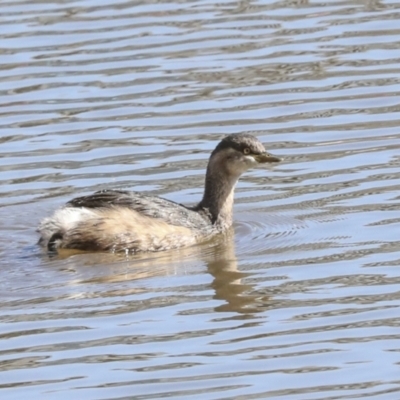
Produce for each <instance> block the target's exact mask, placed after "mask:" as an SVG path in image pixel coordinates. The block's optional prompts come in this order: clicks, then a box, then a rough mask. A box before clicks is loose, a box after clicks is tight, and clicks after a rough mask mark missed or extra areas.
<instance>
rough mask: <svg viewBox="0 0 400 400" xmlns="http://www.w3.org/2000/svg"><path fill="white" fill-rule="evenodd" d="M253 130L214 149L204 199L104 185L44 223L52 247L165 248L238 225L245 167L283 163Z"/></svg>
mask: <svg viewBox="0 0 400 400" xmlns="http://www.w3.org/2000/svg"><path fill="white" fill-rule="evenodd" d="M279 161H281V159H280V158H278V157H275V156H273V155H271V154H269V153H267V152H266V150H265V148H264V146H263V145H262V143H261V142H260V141H259V140H258V139H257V138H256V137H254V136H253V135H250V134H243V133H240V134H232V135H228V136H226V137H225V138H224V139H223V140H222V141H221V142H220V143H219V144H218V145H217V147H216V148H215V150H214V151H213V152H212V153H211V156H210V159H209V162H208V166H207V172H206V178H205V189H204V194H203V199H202V200H201V201H200V203H199V204H197V205H196V206H194V207H186V206H184V205H181V204H178V203H175V202H173V201H170V200H166V199H163V198H160V197H154V196H149V195H145V194H141V193H137V192H127V191H120V190H102V191H99V192H96V193H94V194H92V195H89V196H84V197H78V198H75V199H73V200H71V201H69V202H68V203H67V204H66V205H65V206H64V207H62V208H60V209H58V210H57V211H56V212H55V213H54V214H53V215H52V216H51V217H49V218H45V219H44V220H43V221H42V222H41V223H40V225H39V228H38V231H39V232H40V234H41V238H40V240H39V243H40V244H41V245H43V246H45V247H47V249H48V251H50V252H54V251H57V250H58V249H76V250H83V251H112V252H119V251H125V252H127V253H128V252H129V253H136V252H143V251H162V250H169V249H177V248H179V247H183V246H189V245H193V244H195V243H198V242H200V241H202V240H206V239H208V238H210V237H212V236H213V235H216V234H220V233H223V232H225V231H226V230H227V229H228V228H230V227H231V226H232V209H233V195H234V189H235V185H236V182H237V181H238V179H239V177H240V176H241V175H242V174H243V172H245V171H247V170H248V169H249V168H252V167H254V166H256V165H257V164H259V163H267V162H270V163H271V162H279Z"/></svg>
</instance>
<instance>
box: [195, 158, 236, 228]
mask: <svg viewBox="0 0 400 400" xmlns="http://www.w3.org/2000/svg"><path fill="white" fill-rule="evenodd" d="M210 164H211V163H210ZM210 164H209V165H208V167H207V174H206V180H205V188H204V194H203V199H202V200H201V202H200V203H199V205H198V208H202V209H206V210H207V211H208V212H209V213H210V214H211V217H212V222H213V224H215V225H216V226H217V227H218V229H220V230H221V231H222V230H226V229H228V228H229V227H230V226H231V225H232V213H233V198H234V191H235V185H236V182H237V180H238V178H239V177H232V176H230V175H229V174H227V173H226V172H225V171H224V170H223V169H219V168H212V165H210Z"/></svg>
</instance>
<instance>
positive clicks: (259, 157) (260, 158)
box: [253, 152, 282, 163]
mask: <svg viewBox="0 0 400 400" xmlns="http://www.w3.org/2000/svg"><path fill="white" fill-rule="evenodd" d="M253 157H254V159H255V160H256V161H257V162H259V163H267V162H280V161H282V158H279V157H275V156H273V155H272V154H269V153H266V152H265V153H261V154H256V155H254V156H253Z"/></svg>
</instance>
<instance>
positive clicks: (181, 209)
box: [66, 190, 210, 229]
mask: <svg viewBox="0 0 400 400" xmlns="http://www.w3.org/2000/svg"><path fill="white" fill-rule="evenodd" d="M66 206H67V207H78V208H80V207H84V208H111V207H127V208H130V209H132V210H135V211H137V212H138V213H140V214H143V215H146V216H148V217H151V218H157V219H161V220H163V221H165V222H167V223H168V224H171V225H177V226H184V227H187V228H190V229H193V228H197V229H199V228H207V227H209V226H210V219H209V218H207V216H205V215H202V214H199V213H197V212H195V211H193V210H191V209H189V208H187V207H185V206H183V205H181V204H178V203H175V202H173V201H170V200H167V199H163V198H161V197H154V196H149V195H145V194H141V193H138V192H128V191H122V190H101V191H98V192H95V193H93V194H91V195H89V196H83V197H77V198H75V199H72V200H70V201H69V202H68V203H67V204H66Z"/></svg>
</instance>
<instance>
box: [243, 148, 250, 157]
mask: <svg viewBox="0 0 400 400" xmlns="http://www.w3.org/2000/svg"><path fill="white" fill-rule="evenodd" d="M243 153H244V154H246V155H247V154H250V149H249V148H248V147H246V148H245V149H244V150H243Z"/></svg>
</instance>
